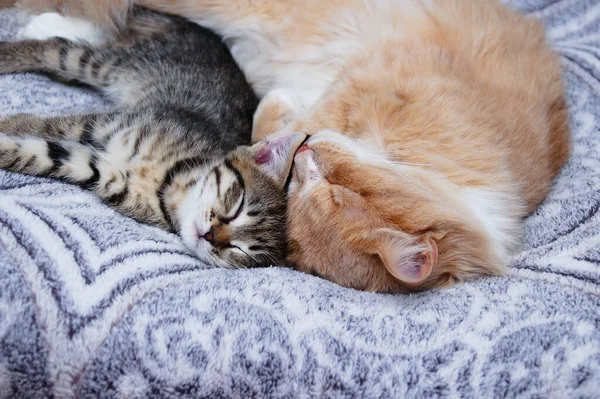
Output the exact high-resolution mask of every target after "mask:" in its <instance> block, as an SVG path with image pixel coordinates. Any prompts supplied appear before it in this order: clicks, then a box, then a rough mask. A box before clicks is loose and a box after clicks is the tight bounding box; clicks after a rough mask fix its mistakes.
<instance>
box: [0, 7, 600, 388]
mask: <svg viewBox="0 0 600 399" xmlns="http://www.w3.org/2000/svg"><path fill="white" fill-rule="evenodd" d="M512 4H514V5H515V6H516V7H517V8H519V9H520V10H522V11H524V12H526V13H528V14H531V15H533V16H535V17H537V18H540V19H542V20H543V21H544V22H545V24H546V26H547V31H548V35H549V37H550V39H551V41H552V43H553V45H554V46H555V48H556V49H557V50H558V51H559V52H560V53H561V55H562V61H563V64H564V66H565V78H566V81H567V84H568V104H569V108H570V111H571V117H572V120H571V122H572V126H573V134H574V153H573V156H572V158H571V160H570V161H569V163H568V165H567V166H566V167H565V168H564V170H563V171H562V173H561V175H560V177H559V179H558V180H557V181H556V183H555V185H554V189H553V191H552V194H551V195H550V197H549V198H548V200H547V201H546V202H545V203H544V204H543V205H542V206H541V207H540V208H539V209H538V210H537V211H536V212H535V213H534V214H533V215H532V216H531V217H530V218H529V219H528V220H527V234H526V244H525V248H524V250H523V252H522V253H521V254H520V255H519V256H517V257H516V258H515V259H514V261H513V262H512V269H511V270H512V271H511V274H510V275H509V276H506V277H503V278H485V279H481V280H478V281H474V282H470V283H466V284H462V285H457V286H455V287H453V288H450V289H444V290H434V291H430V292H425V293H421V294H415V295H379V294H371V293H364V292H357V291H353V290H349V289H344V288H341V287H339V286H336V285H334V284H332V283H329V282H327V281H324V280H321V279H319V278H317V277H313V276H309V275H305V274H302V273H298V272H295V271H292V270H288V269H284V268H278V267H272V268H265V269H258V270H224V269H220V268H213V267H207V266H205V265H203V264H201V263H200V262H198V261H197V260H196V259H194V258H193V257H191V256H189V255H188V254H187V253H186V251H185V250H184V249H183V246H182V244H181V242H180V241H179V239H178V238H177V237H176V236H174V235H170V234H167V233H165V232H162V231H160V230H158V229H155V228H151V227H148V226H144V225H140V224H138V223H136V222H134V221H132V220H131V219H128V218H126V217H123V216H120V215H119V214H117V213H115V212H114V211H112V210H111V209H109V208H108V207H106V206H104V205H102V204H101V203H100V201H99V200H98V199H97V198H96V197H95V196H93V195H91V194H89V193H87V192H85V191H83V190H81V189H79V188H77V187H74V186H70V185H67V184H62V183H59V182H57V181H53V180H50V179H42V178H33V177H26V176H21V175H17V174H11V173H6V172H3V171H0V398H49V397H54V398H60V399H62V398H86V397H94V398H142V397H144V398H146V397H147V398H150V397H152V398H188V397H189V398H191V397H194V398H231V397H238V398H267V397H268V398H306V397H322V398H325V397H329V398H367V397H395V398H402V397H406V398H433V397H466V398H499V397H526V398H532V397H536V398H574V397H590V398H591V397H599V395H600V295H599V294H600V212H599V211H598V210H599V207H600V2H598V1H597V0H513V1H512ZM26 20H27V17H25V16H23V15H21V14H17V13H14V12H13V13H4V14H0V39H1V40H6V39H12V38H14V37H15V33H16V31H17V29H18V28H19V27H20V26H21V25H22V24H23V23H25V22H26ZM106 106H107V104H106V103H104V102H103V101H102V100H101V99H100V98H99V96H98V95H97V94H96V93H94V92H92V91H89V90H86V89H82V88H74V87H66V86H63V85H61V84H58V83H55V82H52V81H51V80H49V79H47V78H45V77H41V76H37V75H32V74H27V75H13V76H2V77H0V116H6V115H9V114H13V113H17V112H32V113H38V114H47V115H49V114H59V113H73V112H87V111H90V110H97V109H99V108H102V107H106Z"/></svg>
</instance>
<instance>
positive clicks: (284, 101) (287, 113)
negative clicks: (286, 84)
mask: <svg viewBox="0 0 600 399" xmlns="http://www.w3.org/2000/svg"><path fill="white" fill-rule="evenodd" d="M301 110H302V105H301V104H300V102H299V101H298V99H297V98H296V96H295V95H294V93H293V92H291V91H290V90H287V89H275V90H271V91H270V92H268V93H267V95H266V96H265V97H264V98H263V99H262V101H261V102H260V104H258V108H257V109H256V112H255V113H254V121H253V123H252V142H253V143H256V142H259V141H262V140H264V139H265V138H267V137H269V136H271V135H273V134H275V133H278V132H280V131H281V130H282V129H283V128H285V127H286V126H288V125H289V124H290V123H292V122H293V121H294V120H295V119H296V118H297V116H298V114H299V112H300V111H301ZM285 133H288V132H285Z"/></svg>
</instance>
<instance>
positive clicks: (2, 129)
mask: <svg viewBox="0 0 600 399" xmlns="http://www.w3.org/2000/svg"><path fill="white" fill-rule="evenodd" d="M43 126H44V121H43V120H42V119H41V118H40V117H38V116H35V115H31V114H15V115H10V116H7V117H6V118H3V119H0V133H4V134H5V135H7V136H35V135H37V132H39V131H40V130H41V129H42V128H43Z"/></svg>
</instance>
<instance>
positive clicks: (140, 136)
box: [0, 8, 305, 267]
mask: <svg viewBox="0 0 600 399" xmlns="http://www.w3.org/2000/svg"><path fill="white" fill-rule="evenodd" d="M128 26H129V27H130V31H129V32H128V34H127V35H126V37H124V38H122V39H121V40H119V41H116V42H113V43H109V44H107V45H104V46H99V47H91V46H88V45H83V44H77V43H74V42H70V41H67V40H64V39H60V38H54V39H50V40H47V41H32V40H27V41H18V42H0V73H3V74H6V73H17V72H26V71H34V72H43V73H48V74H51V75H53V76H55V77H57V78H59V79H61V80H65V81H78V82H82V83H85V84H88V85H91V86H94V87H97V88H98V89H100V90H101V91H102V92H103V93H104V94H105V95H106V96H108V97H109V98H110V99H111V100H113V101H114V102H116V103H117V105H118V106H119V108H118V110H116V111H114V112H108V113H96V114H89V115H76V116H61V117H51V118H39V117H36V116H32V115H15V116H11V117H8V118H6V119H4V120H0V132H2V133H0V168H2V169H6V170H9V171H13V172H19V173H26V174H32V175H39V176H48V177H54V178H59V179H62V180H65V181H68V182H71V183H75V184H79V185H82V186H84V187H86V188H88V189H90V190H92V191H94V192H95V193H96V194H97V195H99V196H100V197H101V198H102V199H103V200H104V201H105V202H106V203H107V204H109V205H110V206H112V207H114V208H115V209H116V210H118V211H119V212H121V213H123V214H125V215H128V216H130V217H133V218H135V219H137V220H139V221H141V222H144V223H148V224H151V225H154V226H158V227H161V228H164V229H167V230H169V231H172V232H176V233H178V234H180V235H181V237H182V238H183V241H184V243H185V244H186V245H187V246H188V247H189V248H190V249H191V250H192V251H194V252H195V254H196V255H197V256H198V257H199V258H200V259H201V260H203V261H205V262H208V263H211V264H216V265H220V266H225V267H230V266H237V267H250V266H261V265H268V264H278V263H282V262H283V261H284V259H285V254H286V239H285V213H286V193H285V180H286V176H287V175H288V172H289V169H290V168H291V163H292V159H293V155H294V152H295V150H296V149H297V148H298V147H299V146H300V144H301V143H302V141H303V140H304V138H305V136H304V135H303V134H295V135H290V136H286V137H283V138H279V139H276V140H273V141H270V142H262V143H257V144H255V145H254V146H252V147H247V146H242V147H238V146H240V145H245V144H248V143H249V141H250V134H251V127H252V116H253V113H254V111H255V109H256V105H257V99H256V97H255V95H254V93H253V91H252V89H251V88H250V86H249V85H248V83H247V82H246V79H245V77H244V75H243V74H242V72H241V71H240V70H239V68H238V67H237V65H236V63H235V61H234V60H233V58H232V57H231V55H230V53H229V51H228V50H227V48H226V47H225V45H224V44H223V43H222V42H221V39H220V38H219V37H217V36H216V35H214V34H213V33H211V32H210V31H208V30H206V29H204V28H201V27H199V26H198V25H196V24H194V23H190V22H187V21H185V20H183V19H180V18H177V17H170V16H166V15H162V14H158V13H155V12H151V11H147V10H143V9H139V8H136V9H134V10H133V11H132V13H131V16H130V20H129V22H128Z"/></svg>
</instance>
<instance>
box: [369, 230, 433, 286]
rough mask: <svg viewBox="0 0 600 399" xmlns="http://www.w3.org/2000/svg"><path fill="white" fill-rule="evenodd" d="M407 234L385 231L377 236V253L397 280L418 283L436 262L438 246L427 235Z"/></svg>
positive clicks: (426, 275) (411, 283) (412, 283)
mask: <svg viewBox="0 0 600 399" xmlns="http://www.w3.org/2000/svg"><path fill="white" fill-rule="evenodd" d="M407 237H408V235H406V234H404V233H401V234H393V233H387V234H384V235H382V236H380V237H379V238H378V240H379V243H378V245H377V246H378V251H377V252H378V254H379V257H380V258H381V260H382V261H383V263H384V265H385V267H386V269H387V270H388V271H389V272H390V274H391V275H392V276H394V277H395V278H397V279H398V280H400V281H402V282H404V283H406V284H409V285H418V284H420V283H422V282H423V281H425V280H426V279H427V278H428V277H429V275H430V274H431V271H432V270H433V268H434V266H435V265H436V263H437V258H438V248H437V244H436V243H435V240H434V239H433V238H431V237H428V236H423V237H421V238H420V239H416V240H413V239H410V238H407Z"/></svg>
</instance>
